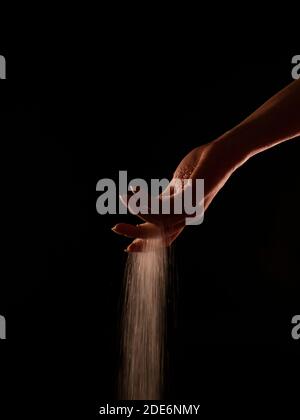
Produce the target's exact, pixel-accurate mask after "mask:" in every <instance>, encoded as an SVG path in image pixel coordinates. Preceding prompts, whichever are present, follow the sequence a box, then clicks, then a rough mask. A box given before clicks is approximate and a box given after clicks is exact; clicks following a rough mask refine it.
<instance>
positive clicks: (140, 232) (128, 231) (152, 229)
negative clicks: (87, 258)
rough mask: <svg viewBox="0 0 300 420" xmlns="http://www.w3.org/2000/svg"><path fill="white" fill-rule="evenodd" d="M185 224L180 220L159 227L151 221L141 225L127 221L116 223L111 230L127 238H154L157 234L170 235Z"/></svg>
mask: <svg viewBox="0 0 300 420" xmlns="http://www.w3.org/2000/svg"><path fill="white" fill-rule="evenodd" d="M184 226H185V222H184V221H183V222H180V223H177V224H174V225H172V226H169V227H166V228H165V229H161V228H160V227H159V226H156V225H154V224H153V223H143V224H141V225H136V226H134V225H130V224H128V223H118V224H117V225H116V226H114V227H113V228H112V231H113V232H115V233H117V234H119V235H123V236H126V237H127V238H140V239H146V238H155V237H159V236H164V237H169V236H172V235H173V234H174V233H175V232H177V231H178V230H179V229H182V228H183V227H184Z"/></svg>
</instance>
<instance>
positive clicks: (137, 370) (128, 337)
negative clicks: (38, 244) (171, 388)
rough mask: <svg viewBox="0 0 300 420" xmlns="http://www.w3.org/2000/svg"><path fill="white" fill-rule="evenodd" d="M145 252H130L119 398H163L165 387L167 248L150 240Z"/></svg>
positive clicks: (124, 306)
mask: <svg viewBox="0 0 300 420" xmlns="http://www.w3.org/2000/svg"><path fill="white" fill-rule="evenodd" d="M145 243H146V245H145V248H144V251H143V252H137V253H131V254H129V255H128V260H127V264H126V271H125V278H124V280H125V285H124V287H125V290H124V303H123V316H122V343H121V353H122V357H121V359H122V366H121V370H120V379H119V397H120V399H124V400H141V399H143V400H151V399H161V398H162V394H163V386H164V364H165V363H164V359H165V354H164V347H165V321H166V320H165V318H166V316H165V314H166V288H167V278H168V275H167V274H168V273H167V271H168V270H167V266H168V256H167V249H166V248H165V247H164V246H162V238H161V237H160V238H155V239H147V240H146V241H145Z"/></svg>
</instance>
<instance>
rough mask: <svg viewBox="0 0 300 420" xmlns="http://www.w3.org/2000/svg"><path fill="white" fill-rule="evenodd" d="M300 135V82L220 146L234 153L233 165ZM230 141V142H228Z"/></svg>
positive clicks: (237, 164)
mask: <svg viewBox="0 0 300 420" xmlns="http://www.w3.org/2000/svg"><path fill="white" fill-rule="evenodd" d="M298 135H300V79H299V80H297V81H295V82H293V83H291V84H290V85H288V86H287V87H286V88H284V89H283V90H282V91H280V92H279V93H277V94H276V95H275V96H273V97H272V98H271V99H269V100H268V101H267V102H266V103H264V104H263V105H262V106H261V107H260V108H258V109H257V110H256V111H255V112H254V113H253V114H251V115H250V116H249V117H248V118H246V119H245V120H244V121H242V122H241V123H240V124H239V125H237V126H236V127H234V128H233V129H232V130H230V131H228V132H227V133H225V134H224V135H223V136H221V137H220V138H219V139H217V140H216V142H217V143H219V144H221V143H222V148H223V149H224V152H225V153H226V154H227V153H229V154H230V153H231V154H232V156H233V165H234V166H235V167H238V166H241V165H242V164H243V163H244V162H245V161H246V160H247V159H249V158H250V157H251V156H253V155H255V154H257V153H260V152H262V151H264V150H266V149H269V148H270V147H272V146H275V145H276V144H279V143H281V142H283V141H286V140H289V139H292V138H294V137H296V136H298ZM227 141H228V142H227Z"/></svg>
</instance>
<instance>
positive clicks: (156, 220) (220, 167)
mask: <svg viewBox="0 0 300 420" xmlns="http://www.w3.org/2000/svg"><path fill="white" fill-rule="evenodd" d="M225 136H226V135H225ZM227 137H228V136H227ZM223 141H226V147H224V146H223ZM229 145H230V140H229V138H226V139H225V138H224V136H222V138H220V139H218V140H216V141H214V142H211V143H208V144H205V145H203V146H200V147H197V148H196V149H193V150H192V151H191V152H190V153H189V154H188V155H187V156H185V158H184V159H183V160H182V161H181V162H180V164H179V165H178V167H177V169H176V170H175V172H174V175H173V178H172V180H171V182H170V184H169V185H168V187H167V189H166V190H165V191H164V192H163V193H162V194H161V195H160V197H159V200H160V201H162V200H164V199H165V198H166V197H168V199H170V201H171V206H170V207H171V209H172V201H174V194H175V193H176V188H178V183H179V184H180V182H179V180H181V181H183V180H185V179H191V180H192V184H194V186H195V187H196V183H195V182H194V181H195V180H196V179H204V209H207V207H208V206H209V204H210V203H211V202H212V200H213V198H214V197H215V195H216V194H217V192H218V191H219V190H220V189H221V188H222V186H223V185H224V184H225V182H226V181H227V179H228V178H229V176H230V175H231V173H232V172H233V170H234V168H235V166H236V164H234V161H233V156H234V153H233V151H232V150H230V147H229ZM177 192H178V191H177ZM138 216H139V217H140V218H141V219H142V220H144V221H145V223H143V224H140V225H137V226H134V225H130V224H126V223H119V224H117V225H116V226H115V227H113V229H112V230H113V231H114V232H116V233H118V234H120V235H124V236H126V237H129V238H134V241H133V242H132V243H131V244H130V245H129V246H128V248H127V249H126V251H128V252H139V251H142V250H143V246H144V239H145V238H149V237H155V236H157V235H158V233H159V232H163V238H164V244H165V245H166V246H169V245H170V244H171V243H172V242H173V241H174V240H175V239H176V238H177V236H178V235H179V234H180V233H181V232H182V230H183V229H184V226H185V219H186V214H184V213H182V214H174V213H172V212H170V214H151V213H149V214H140V215H138Z"/></svg>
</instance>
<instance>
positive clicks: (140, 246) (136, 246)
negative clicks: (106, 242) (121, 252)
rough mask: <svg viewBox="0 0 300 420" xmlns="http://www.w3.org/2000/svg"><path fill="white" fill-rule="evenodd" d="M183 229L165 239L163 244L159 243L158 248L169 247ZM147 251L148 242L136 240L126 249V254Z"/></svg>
mask: <svg viewBox="0 0 300 420" xmlns="http://www.w3.org/2000/svg"><path fill="white" fill-rule="evenodd" d="M182 229H183V228H181V229H180V230H178V231H177V232H175V233H173V234H172V235H170V236H167V237H164V238H163V239H162V241H161V242H158V244H157V247H158V248H159V247H169V246H170V245H171V244H172V242H173V241H174V240H175V239H176V238H177V236H178V235H179V234H180V233H181V231H182ZM145 251H147V241H146V240H145V239H139V238H138V239H135V240H134V241H133V242H131V244H130V245H128V247H127V248H126V249H125V252H129V253H131V252H145Z"/></svg>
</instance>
